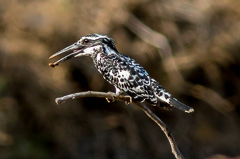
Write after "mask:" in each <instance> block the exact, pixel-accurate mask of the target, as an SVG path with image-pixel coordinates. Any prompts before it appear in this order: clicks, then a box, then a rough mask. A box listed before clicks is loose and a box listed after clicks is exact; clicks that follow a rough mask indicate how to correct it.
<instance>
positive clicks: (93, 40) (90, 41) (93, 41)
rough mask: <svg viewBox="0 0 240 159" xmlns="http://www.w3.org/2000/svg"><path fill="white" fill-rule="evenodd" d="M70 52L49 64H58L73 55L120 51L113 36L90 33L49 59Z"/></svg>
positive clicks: (92, 54)
mask: <svg viewBox="0 0 240 159" xmlns="http://www.w3.org/2000/svg"><path fill="white" fill-rule="evenodd" d="M66 52H69V53H68V54H67V55H66V56H64V57H62V58H61V59H59V60H58V61H56V62H54V63H49V66H52V67H54V66H56V65H58V64H59V63H61V62H63V61H66V60H68V59H70V58H72V57H80V56H92V57H93V56H94V55H95V54H96V53H99V52H104V53H106V54H112V53H118V51H117V49H116V47H115V45H114V41H113V39H112V38H110V37H108V36H106V35H102V34H90V35H86V36H83V37H81V38H80V39H79V40H78V41H77V42H75V43H74V44H72V45H70V46H68V47H66V48H64V49H62V50H60V51H58V52H57V53H55V54H53V55H52V56H50V57H49V59H51V58H54V57H56V56H58V55H62V54H64V53H66Z"/></svg>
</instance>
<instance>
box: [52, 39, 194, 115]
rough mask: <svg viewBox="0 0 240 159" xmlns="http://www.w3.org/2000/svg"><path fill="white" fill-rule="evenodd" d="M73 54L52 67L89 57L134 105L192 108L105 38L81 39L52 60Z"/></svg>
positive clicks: (191, 109) (104, 76)
mask: <svg viewBox="0 0 240 159" xmlns="http://www.w3.org/2000/svg"><path fill="white" fill-rule="evenodd" d="M68 51H72V52H71V53H69V54H68V55H66V56H64V57H63V58H61V59H60V60H58V61H56V62H55V63H51V64H50V66H55V65H58V64H59V63H61V62H63V61H65V60H68V59H70V58H72V57H79V56H90V57H92V59H93V63H94V65H95V67H96V68H97V70H98V71H99V72H100V73H101V74H102V75H103V78H104V79H106V80H107V81H108V82H109V83H110V84H112V85H113V86H114V87H115V89H116V94H119V93H121V92H124V93H127V94H128V95H130V96H131V97H132V99H133V100H134V101H139V102H144V101H146V102H149V103H151V104H152V105H153V106H156V105H159V104H160V103H164V105H168V106H173V107H176V108H178V109H180V110H183V111H185V112H187V113H190V112H193V111H194V110H193V108H191V107H189V106H187V105H185V104H183V103H181V102H179V101H178V100H177V99H175V98H173V97H172V95H171V94H170V93H168V92H167V91H166V90H165V89H164V88H163V87H162V86H161V85H160V84H159V83H158V82H157V81H156V80H155V79H153V78H151V77H150V76H149V74H148V73H147V71H146V70H145V69H144V68H143V67H142V66H141V65H140V64H138V63H137V62H136V61H135V60H133V59H132V58H130V57H128V56H126V55H124V54H121V53H119V52H118V51H117V49H116V47H115V45H114V41H113V39H112V38H109V37H108V36H106V35H102V34H90V35H86V36H83V37H81V38H80V40H78V41H77V42H76V43H74V44H72V45H70V46H68V47H66V48H64V49H62V50H60V51H59V52H57V53H55V54H54V55H52V56H51V57H50V58H53V57H55V56H58V55H60V54H63V53H65V52H68Z"/></svg>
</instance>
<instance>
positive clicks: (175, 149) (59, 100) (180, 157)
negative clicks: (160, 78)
mask: <svg viewBox="0 0 240 159" xmlns="http://www.w3.org/2000/svg"><path fill="white" fill-rule="evenodd" d="M83 97H98V98H106V99H107V100H108V99H111V100H113V101H115V100H117V101H125V102H127V103H130V102H132V99H131V97H130V96H128V95H116V94H115V93H113V92H95V91H87V92H79V93H73V94H69V95H66V96H63V97H59V98H56V100H55V102H56V103H57V104H61V103H64V102H65V101H67V100H70V99H76V98H83ZM134 104H136V105H137V106H138V107H139V108H141V109H142V110H143V111H144V112H145V113H146V114H147V115H148V117H149V118H151V119H152V120H153V121H154V122H155V123H156V124H157V125H158V126H159V127H160V128H161V129H162V131H163V132H164V134H165V135H166V137H167V139H168V141H169V143H170V146H171V149H172V153H173V154H174V156H175V158H176V159H184V157H183V155H182V154H181V152H180V151H179V149H178V147H177V144H176V142H175V140H174V138H173V135H172V133H171V132H170V130H169V129H168V127H167V125H166V124H165V123H164V122H163V121H162V120H161V119H160V118H159V117H158V116H157V115H156V114H154V113H153V112H152V111H151V110H150V109H149V108H148V107H147V106H146V105H145V104H144V103H138V102H134Z"/></svg>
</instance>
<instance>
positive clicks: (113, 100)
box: [105, 98, 115, 103]
mask: <svg viewBox="0 0 240 159" xmlns="http://www.w3.org/2000/svg"><path fill="white" fill-rule="evenodd" d="M105 99H106V100H107V102H108V103H111V102H115V98H113V99H108V98H105Z"/></svg>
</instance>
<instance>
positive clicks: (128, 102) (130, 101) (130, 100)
mask: <svg viewBox="0 0 240 159" xmlns="http://www.w3.org/2000/svg"><path fill="white" fill-rule="evenodd" d="M131 103H132V97H130V96H129V101H125V104H126V105H128V104H131Z"/></svg>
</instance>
